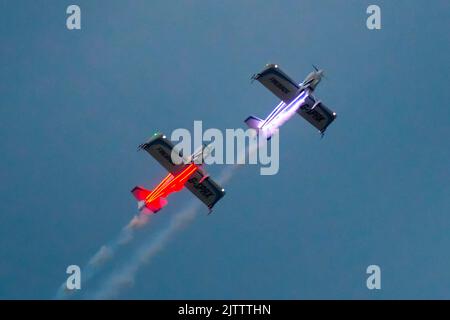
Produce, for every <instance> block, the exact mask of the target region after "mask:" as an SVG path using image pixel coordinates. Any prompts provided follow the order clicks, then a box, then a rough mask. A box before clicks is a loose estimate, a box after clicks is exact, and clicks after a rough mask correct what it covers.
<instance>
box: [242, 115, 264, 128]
mask: <svg viewBox="0 0 450 320" xmlns="http://www.w3.org/2000/svg"><path fill="white" fill-rule="evenodd" d="M244 122H245V123H246V124H247V126H248V127H249V128H252V129H259V128H260V127H261V124H262V123H263V120H262V119H260V118H257V117H254V116H250V117H248V118H247V119H245V121H244Z"/></svg>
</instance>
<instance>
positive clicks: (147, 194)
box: [131, 133, 225, 214]
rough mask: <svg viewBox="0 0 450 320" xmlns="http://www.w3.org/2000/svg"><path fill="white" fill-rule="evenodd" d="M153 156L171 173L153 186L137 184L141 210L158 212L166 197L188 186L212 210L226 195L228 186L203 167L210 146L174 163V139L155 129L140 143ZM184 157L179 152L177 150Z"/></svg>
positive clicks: (134, 191) (136, 191)
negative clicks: (216, 180)
mask: <svg viewBox="0 0 450 320" xmlns="http://www.w3.org/2000/svg"><path fill="white" fill-rule="evenodd" d="M139 149H144V150H145V151H147V152H148V153H149V154H150V155H151V156H153V157H154V158H155V159H156V160H157V161H158V162H159V163H160V164H161V165H162V166H163V167H164V168H166V169H167V171H169V174H168V175H167V176H166V177H165V178H164V179H163V180H162V181H161V183H159V184H158V185H157V186H156V187H155V188H154V189H153V190H146V189H144V188H143V187H134V188H133V190H131V192H132V193H133V195H134V197H135V198H136V199H137V201H138V209H139V211H141V212H143V213H146V214H150V213H156V212H158V211H159V210H161V209H162V208H163V207H164V206H165V205H167V197H168V196H169V195H170V194H171V193H173V192H178V191H180V190H182V189H183V187H186V188H187V189H188V190H190V191H191V192H192V193H193V194H194V195H195V196H197V198H199V199H200V200H201V201H202V202H203V203H204V204H206V205H207V206H208V208H209V209H210V210H211V209H212V207H213V206H214V205H215V204H216V202H217V201H219V200H220V198H222V197H223V196H224V195H225V190H224V189H223V188H221V187H220V186H219V185H218V184H217V183H215V182H214V181H213V180H212V179H211V178H210V177H209V176H208V175H207V174H206V173H205V172H204V171H203V170H202V168H201V165H202V163H203V160H204V159H205V158H206V157H207V156H208V152H209V149H208V148H207V147H205V146H202V147H201V149H200V150H199V151H197V152H194V154H193V155H192V156H190V157H189V159H188V161H185V162H183V163H181V164H175V163H174V162H173V161H172V157H171V155H172V151H173V149H174V147H173V145H172V143H171V142H170V141H169V140H167V139H166V137H165V136H164V135H163V134H161V133H156V134H154V135H153V137H152V138H151V139H150V140H149V141H148V142H146V143H144V144H142V145H140V146H139ZM175 152H176V154H178V155H179V156H180V157H181V158H182V155H181V154H180V152H177V151H176V150H175Z"/></svg>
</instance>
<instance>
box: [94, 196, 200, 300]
mask: <svg viewBox="0 0 450 320" xmlns="http://www.w3.org/2000/svg"><path fill="white" fill-rule="evenodd" d="M200 206H201V204H200V203H199V202H197V201H196V202H193V203H192V204H191V205H190V206H189V207H188V208H187V209H186V210H183V211H182V212H180V213H178V214H176V215H174V216H173V217H172V219H171V221H170V223H169V225H168V226H167V228H165V229H164V230H162V231H161V232H160V233H159V234H158V235H157V236H156V238H154V239H153V241H151V242H149V243H145V244H144V245H143V246H141V247H140V248H139V249H138V250H137V251H136V253H135V254H134V255H133V257H132V258H131V261H129V262H128V263H127V264H126V265H125V266H124V267H123V268H122V269H120V270H117V271H115V272H113V274H112V275H111V276H109V277H108V278H107V279H106V280H105V281H104V284H103V285H102V286H101V289H100V290H98V291H97V292H96V293H94V294H93V296H92V297H89V298H93V299H110V298H113V297H115V296H117V295H118V294H119V293H120V291H121V290H122V289H124V288H126V287H131V286H132V285H133V283H134V277H135V274H136V272H137V271H138V270H139V268H140V267H141V266H142V265H144V264H146V263H148V262H149V261H150V259H151V258H153V257H154V256H155V255H156V254H157V253H158V252H159V251H161V250H162V249H163V248H164V246H165V245H166V244H167V242H168V241H169V240H170V239H171V238H172V236H174V235H175V234H176V233H177V232H178V231H179V230H182V229H183V228H185V227H187V226H188V225H189V224H190V223H191V222H192V221H193V220H194V218H195V217H196V216H197V215H198V213H199V208H200Z"/></svg>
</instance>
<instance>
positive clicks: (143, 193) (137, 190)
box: [131, 187, 151, 201]
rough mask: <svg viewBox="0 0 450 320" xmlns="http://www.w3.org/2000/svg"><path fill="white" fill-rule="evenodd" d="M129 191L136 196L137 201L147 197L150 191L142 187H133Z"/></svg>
mask: <svg viewBox="0 0 450 320" xmlns="http://www.w3.org/2000/svg"><path fill="white" fill-rule="evenodd" d="M131 193H132V194H133V196H134V197H135V198H136V200H137V201H142V200H145V199H146V198H147V196H148V195H149V194H150V193H151V191H150V190H147V189H144V188H142V187H134V188H133V190H131Z"/></svg>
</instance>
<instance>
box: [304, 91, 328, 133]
mask: <svg viewBox="0 0 450 320" xmlns="http://www.w3.org/2000/svg"><path fill="white" fill-rule="evenodd" d="M297 113H298V114H299V115H300V116H302V117H303V118H304V119H305V120H306V121H308V122H309V123H311V124H312V125H313V126H314V127H316V128H317V129H318V130H319V131H320V132H321V133H322V134H323V133H324V132H325V130H326V129H327V127H328V126H329V125H330V124H331V123H332V122H333V121H334V119H336V112H333V111H331V110H330V109H328V108H327V107H326V106H325V105H324V104H323V103H322V102H320V101H316V100H315V99H314V97H313V96H312V95H311V94H309V95H308V96H307V97H306V99H305V102H304V103H303V104H302V105H301V106H300V108H298V110H297Z"/></svg>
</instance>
